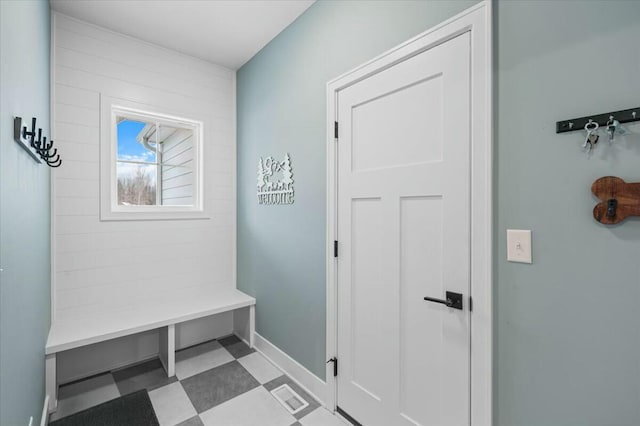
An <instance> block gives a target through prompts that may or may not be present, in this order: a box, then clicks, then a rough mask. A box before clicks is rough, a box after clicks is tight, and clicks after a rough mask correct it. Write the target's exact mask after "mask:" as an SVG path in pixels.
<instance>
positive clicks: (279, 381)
mask: <svg viewBox="0 0 640 426" xmlns="http://www.w3.org/2000/svg"><path fill="white" fill-rule="evenodd" d="M284 384H287V385H289V387H291V389H293V390H294V391H295V393H297V394H298V395H300V397H302V399H304V400H305V401H307V402H308V403H309V405H308V406H307V407H306V408H305V409H304V410H302V411H300V412H298V413H296V414H294V415H293V416H294V417H295V418H296V419H298V420H300V419H301V418H303V417H304V416H306V415H307V414H309V413H311V412H312V411H314V410H315V409H316V408H318V407H320V403H319V402H318V401H316V400H315V399H314V398H313V397H312V396H311V395H309V394H308V393H307V392H306V391H305V390H304V389H302V388H301V387H300V386H298V384H297V383H296V382H294V381H293V380H291V379H290V378H289V376H286V375H284V374H283V375H282V376H280V377H278V378H276V379H273V380H272V381H270V382H268V383H265V384H264V387H265V388H266V389H267V390H268V391H269V392H271V391H272V390H274V389H275V388H277V387H278V386H282V385H284Z"/></svg>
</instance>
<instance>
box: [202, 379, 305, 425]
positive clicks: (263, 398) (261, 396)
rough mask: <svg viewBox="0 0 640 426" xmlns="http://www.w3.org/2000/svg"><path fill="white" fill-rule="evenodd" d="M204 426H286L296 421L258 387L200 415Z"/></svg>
mask: <svg viewBox="0 0 640 426" xmlns="http://www.w3.org/2000/svg"><path fill="white" fill-rule="evenodd" d="M200 418H201V419H202V422H203V423H204V424H205V426H288V425H290V424H291V423H293V422H295V421H296V419H295V418H294V417H293V416H292V415H291V414H289V412H288V411H287V410H286V409H285V408H284V407H283V406H282V405H280V404H279V403H278V401H276V400H275V399H274V398H273V397H272V396H271V395H270V394H269V392H267V390H266V389H265V388H263V387H262V386H259V387H257V388H255V389H252V390H250V391H249V392H245V393H243V394H242V395H240V396H238V397H236V398H233V399H231V400H229V401H227V402H224V403H222V404H220V405H218V406H216V407H213V408H212V409H210V410H207V411H205V412H204V413H200Z"/></svg>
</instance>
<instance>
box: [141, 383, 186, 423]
mask: <svg viewBox="0 0 640 426" xmlns="http://www.w3.org/2000/svg"><path fill="white" fill-rule="evenodd" d="M149 398H150V399H151V404H153V410H154V411H155V412H156V417H158V422H160V426H175V425H176V424H178V423H180V422H183V421H185V420H188V419H191V418H192V417H194V416H196V415H197V414H198V413H196V409H195V408H194V407H193V404H192V403H191V401H190V400H189V397H188V396H187V394H186V393H185V391H184V389H183V388H182V385H181V384H180V382H175V383H171V384H170V385H167V386H162V387H161V388H158V389H156V390H154V391H151V392H149Z"/></svg>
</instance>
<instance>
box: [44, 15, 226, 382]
mask: <svg viewBox="0 0 640 426" xmlns="http://www.w3.org/2000/svg"><path fill="white" fill-rule="evenodd" d="M52 32H53V37H52V49H53V51H52V53H53V61H52V67H53V69H52V80H53V81H52V92H53V93H52V103H53V111H52V112H53V114H52V115H53V117H52V133H53V139H54V140H55V143H56V146H57V147H58V150H59V152H60V155H61V157H62V159H63V165H62V167H60V168H57V169H54V170H53V174H52V175H53V184H52V197H53V200H52V204H53V212H52V227H53V230H52V232H53V234H54V235H53V237H54V238H53V239H52V245H53V283H52V284H53V285H52V293H53V294H52V300H53V306H52V312H53V315H54V317H56V318H65V317H73V318H81V317H82V316H83V315H85V314H87V313H96V312H103V311H109V312H113V311H116V310H117V309H119V308H121V307H124V306H130V305H132V304H133V305H135V304H144V303H153V299H154V298H155V297H156V296H158V295H162V296H164V297H167V295H168V294H169V295H170V294H180V292H181V291H183V289H184V288H186V287H192V286H235V217H236V215H235V205H236V200H235V199H236V190H235V163H236V160H235V152H236V150H235V133H234V132H235V130H234V122H235V119H234V115H235V73H234V72H233V71H231V70H228V69H225V68H223V67H220V66H216V65H214V64H211V63H208V62H205V61H201V60H199V59H195V58H191V57H189V56H185V55H182V54H180V53H177V52H173V51H170V50H167V49H164V48H161V47H158V46H155V45H151V44H148V43H146V42H142V41H140V40H136V39H133V38H130V37H127V36H124V35H120V34H117V33H114V32H111V31H108V30H105V29H102V28H99V27H96V26H93V25H90V24H87V23H84V22H81V21H77V20H75V19H72V18H69V17H67V16H64V15H60V14H54V15H53V25H52ZM101 95H102V96H108V97H112V98H120V99H125V100H126V101H129V102H135V103H139V104H141V105H144V106H145V107H146V108H148V109H150V110H154V109H158V110H159V112H162V111H163V110H170V111H172V112H176V113H178V114H180V116H183V117H187V118H189V117H191V116H195V117H198V119H203V121H204V147H203V151H204V164H205V167H204V202H205V209H206V210H207V211H208V212H209V214H210V219H208V220H176V221H110V222H101V221H100V218H99V213H100V212H99V195H100V194H99V190H100V185H99V176H100V164H99V161H100V143H101V141H100V127H99V126H100V96H101ZM222 323H224V324H229V325H228V327H227V328H229V330H228V332H229V333H230V332H231V331H232V327H233V325H232V323H233V321H232V320H229V318H225V319H224V320H223V321H222ZM218 328H219V327H218ZM223 331H226V329H225V330H223ZM217 332H218V333H220V332H221V331H220V330H218V331H217ZM190 334H192V332H190ZM205 335H206V332H205V333H204V334H203V336H205ZM209 337H211V336H209ZM214 337H215V336H214ZM147 340H149V339H147ZM152 340H153V339H152ZM191 343H193V342H191ZM149 350H150V349H149V348H146V352H145V351H144V350H141V352H140V356H141V357H144V356H148V353H147V352H148V351H149ZM143 352H144V353H145V354H146V355H144V354H143ZM70 356H71V355H70ZM126 361H133V360H130V359H127V360H115V359H114V360H113V363H115V364H122V363H124V362H126ZM107 367H108V366H107ZM92 368H93V369H97V368H98V367H92ZM83 373H90V372H89V371H86V372H78V371H76V372H73V373H69V374H68V376H69V377H67V378H73V377H76V376H78V375H82V374H83ZM64 379H65V377H61V380H62V381H64Z"/></svg>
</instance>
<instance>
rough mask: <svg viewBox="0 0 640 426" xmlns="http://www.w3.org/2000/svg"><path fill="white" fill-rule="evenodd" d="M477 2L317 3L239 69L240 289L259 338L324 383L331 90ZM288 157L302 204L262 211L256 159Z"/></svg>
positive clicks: (264, 207) (297, 201) (267, 208)
mask: <svg viewBox="0 0 640 426" xmlns="http://www.w3.org/2000/svg"><path fill="white" fill-rule="evenodd" d="M474 3H475V2H474V1H465V2H457V1H449V2H414V1H409V2H405V1H392V2H388V1H374V2H367V1H319V2H317V3H316V4H314V5H313V6H311V8H309V9H308V10H307V12H305V13H304V14H303V15H302V16H301V17H300V18H298V19H297V20H296V21H295V22H293V23H292V24H291V25H290V26H289V27H288V28H287V29H286V30H285V31H284V32H282V33H281V34H280V35H279V36H278V37H276V38H275V39H274V40H273V41H272V42H271V43H269V44H268V45H267V46H266V47H265V48H264V49H263V50H262V51H260V52H259V53H258V54H257V55H256V56H255V57H253V58H252V59H251V61H249V62H248V63H247V64H246V65H244V66H243V67H242V68H241V69H240V70H239V71H238V80H237V81H238V83H237V105H238V114H237V119H238V122H237V123H238V124H237V128H238V288H240V289H242V290H244V291H246V292H247V293H249V294H251V295H254V296H255V297H256V298H257V300H258V304H257V307H256V326H257V332H258V333H259V334H261V335H262V336H263V337H265V338H266V339H268V340H269V341H271V342H272V343H274V344H275V345H277V346H278V347H279V348H280V349H282V350H283V351H285V352H286V353H287V354H289V355H290V356H291V357H293V358H294V359H295V360H297V361H298V362H300V363H301V364H302V365H304V366H305V367H307V368H308V369H309V370H310V371H311V372H313V373H315V374H316V375H317V376H319V377H321V378H323V379H324V376H325V371H324V368H325V362H326V359H325V352H326V351H325V341H326V333H325V331H326V330H325V320H326V312H325V311H326V298H325V288H326V287H325V286H326V284H325V238H326V232H325V229H326V226H325V221H326V214H325V210H326V203H325V201H326V192H325V191H326V188H325V187H326V184H325V179H326V159H325V157H326V153H325V151H326V138H325V120H326V106H325V104H326V102H325V96H326V94H325V90H326V83H327V82H328V81H329V80H331V79H333V78H335V77H337V76H338V75H340V74H342V73H344V72H346V71H349V69H351V68H353V67H355V66H357V65H359V64H360V63H362V62H365V61H367V60H369V59H371V58H372V57H374V56H376V55H378V54H380V53H382V52H384V51H385V50H388V49H390V48H392V47H394V46H395V45H397V44H399V43H401V42H403V41H404V40H406V39H408V38H409V37H412V36H414V35H417V34H419V33H421V32H422V31H424V30H426V29H427V28H429V27H431V26H433V25H436V24H437V23H439V22H440V21H442V20H444V19H446V18H448V17H450V16H453V15H455V14H456V13H458V12H460V11H462V10H464V9H465V8H466V7H468V6H470V5H472V4H474ZM287 152H289V153H290V154H291V164H292V166H293V175H294V176H293V179H294V181H295V183H294V187H295V203H294V204H293V205H285V206H264V205H258V203H257V199H256V173H257V167H258V159H259V157H266V156H270V155H272V156H274V157H280V158H281V159H284V155H285V153H287Z"/></svg>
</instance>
